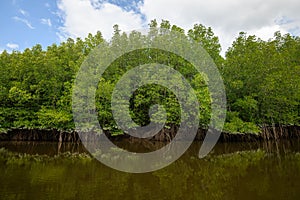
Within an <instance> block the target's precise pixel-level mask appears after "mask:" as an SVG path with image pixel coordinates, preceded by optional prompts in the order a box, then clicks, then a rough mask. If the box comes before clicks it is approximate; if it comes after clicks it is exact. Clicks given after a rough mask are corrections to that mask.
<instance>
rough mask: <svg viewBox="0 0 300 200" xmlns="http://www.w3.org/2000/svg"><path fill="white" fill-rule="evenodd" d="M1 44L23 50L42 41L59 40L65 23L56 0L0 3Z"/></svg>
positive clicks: (1, 46) (7, 47)
mask: <svg viewBox="0 0 300 200" xmlns="http://www.w3.org/2000/svg"><path fill="white" fill-rule="evenodd" d="M0 5H1V6H0V13H1V21H0V24H1V27H2V30H1V32H0V48H2V49H7V50H11V49H12V48H10V47H16V46H19V47H18V48H16V49H20V50H23V49H24V48H26V47H32V46H34V45H35V44H37V43H39V44H42V45H43V46H48V45H51V44H52V43H58V42H60V40H59V38H58V37H57V35H56V32H57V29H58V27H59V26H61V25H62V24H61V23H60V19H59V18H58V16H57V14H55V12H56V11H57V4H56V2H55V1H46V0H35V1H26V0H24V1H20V0H14V1H12V0H9V1H7V0H4V1H1V3H0Z"/></svg>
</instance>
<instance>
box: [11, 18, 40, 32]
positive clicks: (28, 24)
mask: <svg viewBox="0 0 300 200" xmlns="http://www.w3.org/2000/svg"><path fill="white" fill-rule="evenodd" d="M13 19H14V20H15V21H19V22H22V23H24V24H25V25H26V26H27V27H28V28H30V29H35V28H34V27H33V26H32V25H31V23H30V22H29V21H28V20H27V19H24V18H21V17H17V16H15V17H13Z"/></svg>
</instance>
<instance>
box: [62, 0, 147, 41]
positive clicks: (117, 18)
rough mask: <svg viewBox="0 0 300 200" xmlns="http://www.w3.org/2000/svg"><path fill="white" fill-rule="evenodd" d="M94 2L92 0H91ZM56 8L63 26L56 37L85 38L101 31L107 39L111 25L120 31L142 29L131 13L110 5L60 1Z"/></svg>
mask: <svg viewBox="0 0 300 200" xmlns="http://www.w3.org/2000/svg"><path fill="white" fill-rule="evenodd" d="M93 1H94V0H93ZM58 8H59V10H60V11H61V13H60V14H61V17H62V18H63V26H62V27H60V32H59V33H58V35H59V36H60V38H63V39H64V38H66V37H73V38H74V37H86V36H87V34H88V33H96V32H97V31H98V30H100V31H101V33H102V34H103V36H104V38H106V39H109V38H110V37H111V36H112V33H113V28H112V27H113V25H114V24H118V25H119V27H120V29H121V30H124V31H126V30H132V29H137V28H140V27H142V19H141V16H140V15H139V14H136V13H134V12H133V11H125V10H123V9H122V8H121V7H118V6H116V5H114V4H110V3H107V2H105V3H101V4H97V7H95V6H93V5H92V3H91V1H90V0H60V1H59V2H58Z"/></svg>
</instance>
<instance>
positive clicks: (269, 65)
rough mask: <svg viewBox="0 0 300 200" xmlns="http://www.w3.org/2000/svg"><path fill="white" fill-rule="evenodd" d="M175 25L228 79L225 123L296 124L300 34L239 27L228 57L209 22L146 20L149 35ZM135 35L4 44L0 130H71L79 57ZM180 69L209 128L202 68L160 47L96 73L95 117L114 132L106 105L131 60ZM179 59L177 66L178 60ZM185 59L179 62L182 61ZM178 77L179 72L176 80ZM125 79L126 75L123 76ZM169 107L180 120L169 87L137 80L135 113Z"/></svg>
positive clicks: (240, 127)
mask: <svg viewBox="0 0 300 200" xmlns="http://www.w3.org/2000/svg"><path fill="white" fill-rule="evenodd" d="M158 26H159V27H161V28H164V30H169V31H178V32H180V33H182V35H184V36H185V37H187V38H189V39H192V40H195V41H197V43H199V45H201V46H202V47H203V48H204V49H205V50H206V51H207V52H208V54H209V55H210V56H211V58H212V59H213V60H214V62H215V63H216V65H217V66H218V68H219V70H220V73H221V74H222V78H223V80H224V83H225V87H226V94H227V111H228V112H227V118H226V124H225V127H224V129H225V131H229V132H233V133H234V132H244V133H250V132H251V133H258V132H259V131H260V127H261V126H264V125H270V124H278V125H299V124H300V38H299V37H294V36H291V35H290V34H286V35H282V34H281V33H280V32H276V33H274V37H273V38H271V39H270V40H268V41H263V40H261V39H259V38H257V37H256V36H253V35H247V34H246V33H244V32H241V33H240V34H239V36H238V37H237V38H236V40H235V41H234V42H233V44H232V46H231V47H230V48H229V49H228V50H227V52H226V55H225V58H223V57H222V56H221V55H220V53H221V45H220V43H219V39H218V37H217V36H215V34H214V33H213V30H212V29H211V28H210V27H205V26H204V25H202V24H195V25H194V27H193V28H192V29H190V30H188V31H187V32H186V33H185V30H184V29H182V28H180V27H178V26H176V25H171V24H170V22H169V21H167V20H163V21H162V22H161V23H160V25H158V23H157V21H156V20H152V21H151V22H150V24H149V27H150V32H149V33H148V37H149V38H155V37H157V36H158V35H159V34H163V33H159V32H157V31H156V30H157V29H156V28H157V27H158ZM133 38H138V39H140V40H141V42H142V41H143V40H145V39H146V38H144V36H143V35H142V34H140V33H138V32H131V33H129V34H126V33H123V32H122V31H121V30H119V27H118V25H115V26H114V35H113V37H112V39H111V41H105V40H104V39H103V37H102V34H101V32H100V31H99V32H97V33H96V34H95V35H92V34H89V35H88V36H87V37H86V38H85V39H81V38H77V39H76V40H74V39H71V38H69V39H67V40H66V41H65V42H62V43H61V44H59V45H57V44H53V45H52V46H49V47H47V48H46V49H43V48H42V46H41V45H39V44H37V45H35V46H33V47H32V48H27V49H25V50H24V51H23V52H20V51H13V52H11V53H8V52H7V51H3V52H2V53H1V54H0V131H5V130H8V129H11V128H43V129H59V130H66V131H68V130H73V129H74V123H73V119H72V86H73V83H74V80H75V77H76V73H77V71H78V70H79V68H80V66H81V64H82V62H83V61H84V59H85V58H86V57H87V55H88V54H89V53H90V52H91V51H92V50H93V49H94V48H95V47H96V46H98V45H99V44H105V45H108V46H111V47H112V48H114V47H115V49H116V51H117V48H118V44H120V43H122V44H124V45H126V44H128V45H130V44H131V43H130V42H131V40H133ZM154 57H155V59H154V60H159V61H160V62H161V63H165V64H168V65H171V66H173V68H174V69H176V70H178V71H180V73H182V74H183V75H184V76H185V77H186V78H187V79H188V81H189V82H190V83H191V85H192V86H193V87H194V89H195V91H196V93H197V98H198V99H199V102H201V104H200V107H199V108H195V109H199V111H200V116H199V125H200V127H202V128H206V127H207V125H208V123H209V119H210V103H211V101H210V98H209V92H208V90H207V86H206V78H207V77H205V75H204V74H198V75H194V72H195V71H194V70H193V67H192V66H191V65H190V64H188V63H187V62H186V61H184V60H182V59H180V58H178V57H176V56H174V55H171V54H168V53H161V52H159V51H158V50H151V51H142V52H139V54H137V53H135V52H133V53H132V55H130V54H129V55H126V56H122V57H120V58H118V59H117V60H116V61H115V62H114V63H112V65H111V66H110V68H109V70H107V71H106V72H105V74H104V76H103V78H102V79H101V80H99V88H98V90H97V92H96V108H97V111H98V119H99V122H100V124H101V125H102V126H103V127H104V128H105V129H108V130H111V131H112V133H120V131H119V130H118V129H117V128H116V124H115V123H114V120H113V116H112V113H111V108H110V102H111V94H112V91H113V89H114V86H115V84H116V82H117V81H118V80H119V79H120V78H121V76H122V75H123V74H124V73H125V72H126V71H127V70H129V69H130V68H131V67H133V66H136V65H137V64H139V63H140V62H142V63H147V62H150V61H153V59H152V60H151V59H150V58H154ZM180 66H181V67H180ZM182 66H184V67H182ZM174 81H177V80H174ZM128 84H130V83H128ZM157 103H159V104H162V105H164V106H165V107H166V108H167V124H169V125H172V124H174V125H178V122H179V118H178V112H179V111H178V108H179V105H178V102H177V100H176V97H175V96H174V94H173V93H172V92H171V91H168V90H167V89H166V88H164V87H162V86H159V85H153V84H152V85H147V86H145V87H142V88H139V89H138V90H137V91H136V92H135V93H134V94H133V97H132V98H131V102H130V108H131V116H132V118H133V120H134V121H135V122H136V123H138V124H140V125H146V124H147V123H149V120H150V119H149V116H148V110H149V108H150V107H151V106H152V105H153V104H157Z"/></svg>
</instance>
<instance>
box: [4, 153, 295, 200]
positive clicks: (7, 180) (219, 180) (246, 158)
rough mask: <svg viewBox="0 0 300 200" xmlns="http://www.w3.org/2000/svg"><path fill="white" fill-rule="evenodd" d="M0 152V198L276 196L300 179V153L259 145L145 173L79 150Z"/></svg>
mask: <svg viewBox="0 0 300 200" xmlns="http://www.w3.org/2000/svg"><path fill="white" fill-rule="evenodd" d="M0 155H1V156H0V161H1V163H2V164H1V165H0V170H1V171H2V172H3V174H2V175H1V176H0V177H1V178H0V179H1V184H2V187H0V198H2V197H4V195H6V196H5V199H9V198H12V197H14V198H15V197H17V198H16V199H33V198H37V197H39V198H44V197H45V196H46V197H47V198H48V199H247V198H249V199H250V198H251V199H269V198H272V199H274V198H276V199H278V198H280V197H283V194H286V195H287V197H294V196H296V195H297V192H296V191H298V190H296V189H295V188H296V187H297V188H299V183H297V180H299V178H300V177H299V176H300V175H299V170H298V169H299V167H300V154H288V155H286V156H285V157H282V160H281V164H280V165H279V164H278V159H277V156H276V155H275V154H268V153H266V152H265V151H261V150H255V151H245V152H235V153H229V154H225V155H211V156H209V157H206V158H204V159H201V160H200V159H198V158H197V157H195V156H191V155H189V154H185V155H183V156H182V157H181V158H180V159H179V160H177V161H176V162H175V163H173V164H171V165H170V166H168V167H166V168H164V169H162V170H159V171H156V172H153V173H146V174H128V173H123V172H118V171H115V170H112V169H110V168H108V167H106V166H104V165H102V164H100V163H99V162H97V161H95V160H91V159H90V158H89V157H86V156H83V155H82V154H64V153H62V154H60V155H59V156H56V157H55V158H54V157H47V156H44V157H42V156H40V157H42V158H39V157H38V156H29V155H27V156H19V155H18V156H12V155H7V152H6V153H5V152H3V150H2V151H1V153H0ZM194 155H197V154H194ZM39 159H40V161H39ZM5 163H6V164H5ZM283 185H285V187H282V186H283ZM298 195H299V192H298Z"/></svg>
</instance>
